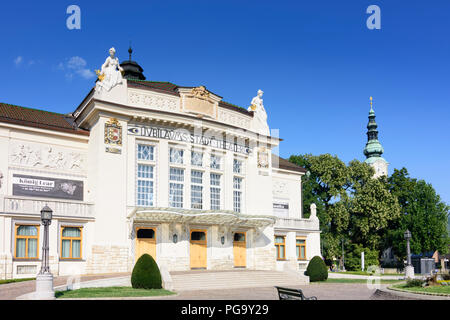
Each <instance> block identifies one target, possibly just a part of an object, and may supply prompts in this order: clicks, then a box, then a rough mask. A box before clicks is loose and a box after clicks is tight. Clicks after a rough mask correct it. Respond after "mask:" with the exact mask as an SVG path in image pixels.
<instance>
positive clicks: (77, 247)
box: [72, 240, 81, 258]
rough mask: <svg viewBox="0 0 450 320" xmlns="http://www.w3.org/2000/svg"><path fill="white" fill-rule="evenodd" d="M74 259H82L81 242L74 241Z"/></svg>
mask: <svg viewBox="0 0 450 320" xmlns="http://www.w3.org/2000/svg"><path fill="white" fill-rule="evenodd" d="M72 258H81V241H80V240H73V241H72Z"/></svg>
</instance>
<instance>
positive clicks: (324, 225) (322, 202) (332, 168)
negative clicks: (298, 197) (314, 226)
mask: <svg viewBox="0 0 450 320" xmlns="http://www.w3.org/2000/svg"><path fill="white" fill-rule="evenodd" d="M289 161H291V162H293V163H296V164H298V165H300V166H303V167H304V168H306V169H307V170H308V172H309V173H310V174H309V176H308V175H307V176H306V177H304V179H303V186H302V188H303V197H304V198H303V199H304V200H303V210H304V211H306V212H308V211H309V206H310V204H311V203H313V202H314V203H316V205H317V216H318V218H319V220H320V229H321V231H322V234H321V241H322V245H323V246H322V247H323V252H322V255H323V256H324V257H325V259H326V260H327V261H329V260H330V259H332V258H337V257H341V255H342V242H344V243H349V242H350V243H359V244H361V245H363V246H364V247H367V248H370V249H372V250H379V249H380V246H381V239H382V238H383V234H384V233H385V232H386V228H387V226H388V225H389V222H391V221H393V220H395V219H398V216H399V215H400V209H399V206H398V203H397V200H396V198H395V197H394V196H392V195H391V194H390V191H389V186H388V184H387V181H386V180H385V179H373V178H372V177H373V175H374V173H375V172H374V170H373V168H372V167H371V166H369V165H368V164H366V163H363V162H360V161H358V160H353V161H351V162H350V163H349V164H348V166H347V165H346V164H345V163H344V162H342V161H341V160H340V159H339V158H338V157H337V156H331V155H330V154H323V155H319V156H313V155H310V154H306V155H297V156H291V157H290V158H289Z"/></svg>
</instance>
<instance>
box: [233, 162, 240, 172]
mask: <svg viewBox="0 0 450 320" xmlns="http://www.w3.org/2000/svg"><path fill="white" fill-rule="evenodd" d="M233 172H234V173H242V161H240V160H237V159H234V160H233Z"/></svg>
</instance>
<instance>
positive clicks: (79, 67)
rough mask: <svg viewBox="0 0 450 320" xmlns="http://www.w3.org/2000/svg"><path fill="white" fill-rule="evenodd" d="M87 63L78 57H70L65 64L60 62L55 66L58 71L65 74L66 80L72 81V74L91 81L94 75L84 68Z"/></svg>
mask: <svg viewBox="0 0 450 320" xmlns="http://www.w3.org/2000/svg"><path fill="white" fill-rule="evenodd" d="M86 65H87V62H86V60H84V59H83V58H81V57H79V56H74V57H71V58H69V59H68V60H67V62H66V63H63V62H60V63H59V64H58V66H57V69H58V70H61V71H65V72H66V78H68V79H72V78H73V76H74V74H77V75H79V76H80V77H82V78H84V79H92V78H94V77H95V73H94V72H92V71H91V70H89V69H88V68H86Z"/></svg>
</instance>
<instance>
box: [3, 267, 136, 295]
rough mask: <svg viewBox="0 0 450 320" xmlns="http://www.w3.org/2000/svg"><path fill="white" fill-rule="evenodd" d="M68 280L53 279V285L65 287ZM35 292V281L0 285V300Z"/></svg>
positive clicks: (92, 277) (93, 277)
mask: <svg viewBox="0 0 450 320" xmlns="http://www.w3.org/2000/svg"><path fill="white" fill-rule="evenodd" d="M126 275H129V273H113V274H96V275H85V276H81V281H82V282H83V281H90V280H97V279H106V278H115V277H123V276H126ZM68 278H69V277H55V278H54V280H53V285H54V286H55V287H56V286H62V285H65V284H66V283H67V279H68ZM35 290H36V281H34V280H30V281H23V282H12V283H6V284H0V300H14V299H16V298H17V297H19V296H21V295H24V294H27V293H31V292H33V291H35Z"/></svg>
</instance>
